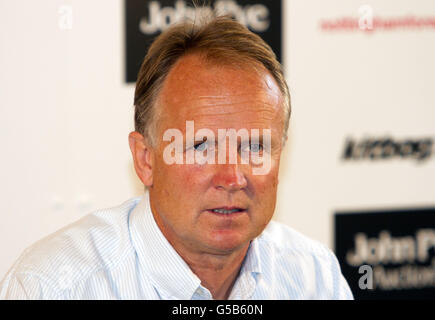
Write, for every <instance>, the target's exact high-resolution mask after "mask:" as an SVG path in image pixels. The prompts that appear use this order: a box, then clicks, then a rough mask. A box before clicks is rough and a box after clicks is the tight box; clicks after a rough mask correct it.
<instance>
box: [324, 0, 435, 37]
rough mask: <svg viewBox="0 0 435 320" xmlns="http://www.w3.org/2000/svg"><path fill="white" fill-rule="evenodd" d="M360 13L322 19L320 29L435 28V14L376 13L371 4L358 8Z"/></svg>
mask: <svg viewBox="0 0 435 320" xmlns="http://www.w3.org/2000/svg"><path fill="white" fill-rule="evenodd" d="M356 11H357V12H358V15H355V16H351V15H349V16H342V17H338V18H327V19H326V18H325V19H322V20H321V21H320V29H321V30H322V31H326V32H334V31H363V32H367V33H370V32H373V31H395V30H428V29H429V30H435V16H429V15H428V16H417V15H410V14H407V15H403V16H389V17H382V16H380V15H376V14H375V10H374V9H373V8H372V6H370V5H362V6H360V7H359V8H358V10H356Z"/></svg>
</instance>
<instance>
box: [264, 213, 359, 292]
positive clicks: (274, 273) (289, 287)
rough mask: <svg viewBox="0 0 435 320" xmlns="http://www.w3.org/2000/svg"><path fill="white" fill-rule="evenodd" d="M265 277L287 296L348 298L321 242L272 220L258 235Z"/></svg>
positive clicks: (335, 264) (331, 255) (336, 265)
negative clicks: (266, 274)
mask: <svg viewBox="0 0 435 320" xmlns="http://www.w3.org/2000/svg"><path fill="white" fill-rule="evenodd" d="M258 240H259V244H260V252H262V256H261V260H262V263H263V264H264V266H265V268H264V270H265V272H266V273H270V274H269V275H268V276H267V277H266V278H269V279H280V280H279V284H277V285H278V286H280V287H281V288H282V292H287V293H286V294H285V297H287V298H288V297H289V298H291V299H352V293H351V291H350V289H349V286H348V284H347V282H346V280H345V279H344V277H343V275H342V274H341V270H340V265H339V263H338V261H337V258H336V257H335V254H334V253H333V252H332V251H331V250H330V249H329V248H328V247H327V246H326V245H324V244H322V243H320V242H318V241H316V240H313V239H310V238H308V237H307V236H305V235H303V234H301V233H300V232H298V231H296V230H294V229H292V228H290V227H289V226H286V225H284V224H282V223H279V222H276V221H272V222H270V223H269V225H268V226H267V227H266V229H265V230H264V231H263V233H262V234H261V235H260V237H259V238H258Z"/></svg>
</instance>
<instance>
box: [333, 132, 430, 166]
mask: <svg viewBox="0 0 435 320" xmlns="http://www.w3.org/2000/svg"><path fill="white" fill-rule="evenodd" d="M433 147H434V143H433V139H432V138H429V137H428V138H409V139H395V138H392V137H388V136H386V137H381V138H363V139H360V140H358V139H354V138H347V139H346V142H345V145H344V150H343V154H342V159H343V160H345V161H361V160H377V161H379V160H391V159H401V160H415V161H417V162H422V161H425V160H428V159H429V158H430V157H431V156H432V154H433Z"/></svg>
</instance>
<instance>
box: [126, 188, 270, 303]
mask: <svg viewBox="0 0 435 320" xmlns="http://www.w3.org/2000/svg"><path fill="white" fill-rule="evenodd" d="M129 225H130V228H131V237H132V243H133V246H134V248H135V250H136V253H137V255H138V259H139V263H140V265H141V266H142V267H143V268H144V269H146V272H147V274H148V275H149V276H150V280H151V281H152V284H153V286H154V287H155V288H156V289H157V290H158V291H159V293H160V295H161V296H163V297H164V298H166V299H179V300H190V299H191V298H192V297H193V295H194V294H195V292H196V291H197V290H198V288H199V287H200V284H201V280H200V279H199V278H198V277H197V276H196V275H195V274H194V273H193V272H192V270H191V269H190V268H189V266H188V265H187V264H186V262H185V261H184V260H183V259H182V258H181V257H180V255H179V254H178V253H177V252H176V251H175V249H174V248H173V247H172V246H171V244H170V243H169V242H168V240H167V239H166V238H165V236H164V235H163V233H162V232H161V230H160V228H159V227H158V226H157V223H156V222H155V220H154V217H153V214H152V212H151V207H150V202H149V193H148V192H146V193H145V195H144V196H143V197H142V199H141V201H140V202H139V203H138V204H137V206H136V207H135V208H134V209H133V211H132V212H131V215H130V218H129ZM259 251H260V250H259V241H258V240H257V239H254V240H253V241H252V242H251V244H250V246H249V250H248V253H247V255H246V257H245V260H244V262H243V265H242V268H241V271H240V274H239V277H238V279H237V280H236V284H235V285H234V287H233V291H240V290H238V289H237V290H235V289H236V288H235V287H236V286H242V287H243V286H245V285H246V284H247V281H248V280H247V279H248V277H249V278H252V279H255V280H257V277H256V275H257V274H259V273H261V260H260V253H259ZM239 280H240V281H239ZM249 281H250V280H249ZM249 281H248V282H249ZM249 283H250V286H249V287H252V285H253V283H252V281H251V282H249ZM254 289H255V285H254ZM248 291H249V292H251V291H252V293H253V289H252V288H251V289H249V290H248ZM242 292H246V290H244V289H243V288H242ZM252 293H249V295H251V294H252ZM231 296H233V294H231ZM231 296H230V298H231Z"/></svg>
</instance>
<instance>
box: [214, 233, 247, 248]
mask: <svg viewBox="0 0 435 320" xmlns="http://www.w3.org/2000/svg"><path fill="white" fill-rule="evenodd" d="M233 233H234V232H233ZM233 233H231V232H219V233H218V234H215V236H214V237H213V238H211V239H208V240H209V241H207V242H208V244H209V245H208V246H209V247H210V248H213V249H215V250H216V251H222V252H231V251H235V250H238V249H241V248H243V247H244V246H245V245H248V244H249V243H250V241H251V240H252V239H250V238H248V237H246V236H244V237H243V236H241V235H240V234H233Z"/></svg>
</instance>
